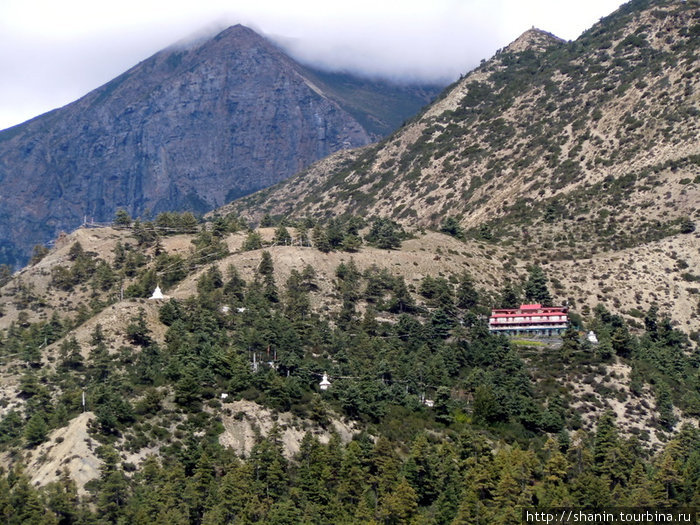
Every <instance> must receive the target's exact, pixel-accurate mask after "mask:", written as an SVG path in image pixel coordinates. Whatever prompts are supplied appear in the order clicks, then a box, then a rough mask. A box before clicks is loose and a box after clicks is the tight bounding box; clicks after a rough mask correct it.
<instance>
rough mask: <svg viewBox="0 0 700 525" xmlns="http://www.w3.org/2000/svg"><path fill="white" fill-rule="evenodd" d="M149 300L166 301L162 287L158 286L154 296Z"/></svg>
mask: <svg viewBox="0 0 700 525" xmlns="http://www.w3.org/2000/svg"><path fill="white" fill-rule="evenodd" d="M149 299H165V296H164V295H163V292H162V291H161V289H160V286H156V289H155V290H153V295H151V297H149Z"/></svg>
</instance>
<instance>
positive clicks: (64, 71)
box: [0, 0, 620, 129]
mask: <svg viewBox="0 0 700 525" xmlns="http://www.w3.org/2000/svg"><path fill="white" fill-rule="evenodd" d="M619 4H620V1H619V0H588V1H587V2H578V1H576V2H572V1H561V0H558V1H557V0H521V1H516V0H431V1H430V2H427V1H425V0H420V1H418V0H381V1H378V0H353V1H345V2H339V1H337V0H336V1H333V0H323V1H322V0H297V1H295V2H289V1H281V0H257V1H254V2H249V1H247V2H242V1H231V0H228V1H224V0H198V1H196V2H192V1H186V2H185V1H176V0H168V1H166V0H139V1H137V0H121V1H120V2H100V1H95V0H63V1H61V2H56V1H54V0H2V2H0V72H1V73H0V79H1V80H0V129H2V128H4V127H7V126H10V125H13V124H16V123H19V122H21V121H23V120H26V119H28V118H30V117H32V116H35V115H37V114H39V113H42V112H44V111H47V110H49V109H52V108H54V107H58V106H61V105H64V104H66V103H69V102H71V101H72V100H75V99H76V98H78V97H80V96H81V95H83V94H85V93H87V92H88V91H90V90H91V89H94V88H96V87H98V86H99V85H101V84H103V83H105V82H107V81H108V80H110V79H111V78H114V77H115V76H117V75H118V74H120V73H121V72H123V71H125V70H126V69H128V68H129V67H131V66H132V65H134V64H136V63H137V62H139V61H140V60H143V59H145V58H147V57H148V56H150V55H151V54H153V53H155V52H157V51H158V50H160V49H162V48H164V47H166V46H168V45H170V44H172V43H174V42H176V41H178V40H180V39H182V38H183V37H186V36H187V35H189V34H191V33H193V32H196V31H198V30H201V29H202V28H205V27H207V28H211V27H212V26H215V27H217V28H220V29H222V28H224V27H225V26H227V25H231V24H235V23H242V24H244V25H248V26H251V27H253V28H255V29H256V30H258V31H261V32H264V33H265V34H267V35H271V36H272V37H273V38H276V39H278V41H279V42H282V43H284V45H286V46H288V48H289V49H290V51H291V52H293V54H294V55H295V56H296V57H297V58H300V59H303V60H306V61H309V62H312V63H315V64H320V65H323V66H325V67H337V68H341V69H352V70H357V71H364V72H366V73H368V74H373V75H382V76H388V77H411V78H421V79H425V80H436V79H442V80H445V79H453V78H456V77H457V76H458V75H459V74H460V73H464V72H466V71H468V70H469V69H471V68H472V67H474V66H475V65H476V64H478V62H479V60H480V59H482V58H488V57H490V56H491V55H492V54H493V52H494V51H495V50H496V49H497V48H499V47H503V46H505V45H507V44H508V43H509V42H510V41H512V40H514V39H515V38H516V37H517V36H518V35H519V34H520V33H522V32H523V31H524V30H526V29H528V28H529V27H530V26H533V25H534V26H536V27H539V28H541V29H544V30H547V31H550V32H552V33H554V34H556V35H558V36H560V37H562V38H565V39H574V38H576V37H577V36H578V35H579V34H580V33H581V32H582V31H583V30H584V29H586V28H587V27H590V26H591V25H592V24H593V23H594V22H596V21H597V20H598V18H600V17H602V16H605V15H607V14H609V13H610V12H612V11H613V10H614V9H615V8H616V7H617V6H618V5H619Z"/></svg>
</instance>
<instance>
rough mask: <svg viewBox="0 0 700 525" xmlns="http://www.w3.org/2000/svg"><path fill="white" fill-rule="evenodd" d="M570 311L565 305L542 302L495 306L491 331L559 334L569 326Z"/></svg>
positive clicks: (515, 333) (542, 334)
mask: <svg viewBox="0 0 700 525" xmlns="http://www.w3.org/2000/svg"><path fill="white" fill-rule="evenodd" d="M568 311H569V309H568V308H567V307H565V306H542V305H541V304H523V305H520V308H494V309H493V310H491V316H490V317H489V331H491V332H493V333H499V334H505V335H537V336H553V335H559V334H561V333H562V332H563V331H564V330H566V329H567V327H568V326H569V316H568Z"/></svg>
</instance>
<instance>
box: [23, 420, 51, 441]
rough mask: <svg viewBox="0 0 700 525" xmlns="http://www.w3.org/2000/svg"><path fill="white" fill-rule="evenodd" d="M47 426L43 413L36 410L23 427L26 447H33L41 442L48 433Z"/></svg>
mask: <svg viewBox="0 0 700 525" xmlns="http://www.w3.org/2000/svg"><path fill="white" fill-rule="evenodd" d="M48 432H49V427H48V426H47V424H46V419H44V416H43V414H41V413H40V412H36V413H35V414H34V415H33V416H32V417H31V418H29V421H27V426H26V427H25V428H24V439H25V441H26V442H27V446H28V447H33V446H36V445H38V444H39V443H42V442H43V441H44V440H45V439H46V436H47V435H48Z"/></svg>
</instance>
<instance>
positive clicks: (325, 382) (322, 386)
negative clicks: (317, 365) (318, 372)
mask: <svg viewBox="0 0 700 525" xmlns="http://www.w3.org/2000/svg"><path fill="white" fill-rule="evenodd" d="M329 386H331V382H330V381H328V374H326V373H325V372H323V378H322V379H321V382H320V383H319V384H318V387H319V388H320V389H321V390H328V387H329Z"/></svg>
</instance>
